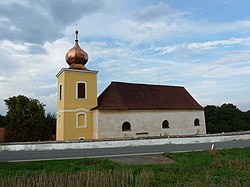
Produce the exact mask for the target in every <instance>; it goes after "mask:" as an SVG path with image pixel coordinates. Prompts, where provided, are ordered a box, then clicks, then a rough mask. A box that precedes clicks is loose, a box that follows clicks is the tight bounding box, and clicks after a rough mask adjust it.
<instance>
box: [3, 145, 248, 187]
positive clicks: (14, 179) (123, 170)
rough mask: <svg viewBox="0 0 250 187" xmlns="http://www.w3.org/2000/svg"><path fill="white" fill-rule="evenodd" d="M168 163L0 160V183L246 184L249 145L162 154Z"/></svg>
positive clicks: (119, 184)
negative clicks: (17, 161) (15, 161)
mask: <svg viewBox="0 0 250 187" xmlns="http://www.w3.org/2000/svg"><path fill="white" fill-rule="evenodd" d="M164 155H165V156H167V157H169V158H171V159H173V160H175V161H176V162H175V163H172V164H162V165H160V164H151V165H133V164H119V163H115V162H113V161H110V160H105V159H79V160H62V161H39V162H23V163H7V162H1V163H0V186H17V185H19V186H20V184H21V186H27V185H28V186H32V185H31V184H34V186H108V187H112V186H129V187H130V186H250V147H248V148H236V149H228V150H218V151H217V150H216V151H213V152H211V151H201V152H188V153H165V154H164Z"/></svg>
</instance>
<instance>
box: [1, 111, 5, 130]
mask: <svg viewBox="0 0 250 187" xmlns="http://www.w3.org/2000/svg"><path fill="white" fill-rule="evenodd" d="M0 127H5V116H2V115H1V114H0Z"/></svg>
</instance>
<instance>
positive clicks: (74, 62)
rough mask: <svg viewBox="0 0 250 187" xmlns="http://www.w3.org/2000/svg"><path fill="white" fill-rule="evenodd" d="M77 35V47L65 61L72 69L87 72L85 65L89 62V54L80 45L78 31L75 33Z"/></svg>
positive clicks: (68, 54)
mask: <svg viewBox="0 0 250 187" xmlns="http://www.w3.org/2000/svg"><path fill="white" fill-rule="evenodd" d="M76 26H77V24H76ZM75 34H76V39H75V41H76V43H75V46H74V47H73V48H71V49H70V50H69V51H68V52H67V54H66V57H65V59H66V62H67V63H68V64H69V68H70V69H80V70H87V68H86V67H85V66H84V65H85V64H86V63H87V62H88V54H87V53H86V52H85V51H84V50H82V49H81V47H80V46H79V44H78V30H76V31H75Z"/></svg>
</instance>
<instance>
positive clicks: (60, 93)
mask: <svg viewBox="0 0 250 187" xmlns="http://www.w3.org/2000/svg"><path fill="white" fill-rule="evenodd" d="M59 99H60V100H62V85H61V84H60V87H59Z"/></svg>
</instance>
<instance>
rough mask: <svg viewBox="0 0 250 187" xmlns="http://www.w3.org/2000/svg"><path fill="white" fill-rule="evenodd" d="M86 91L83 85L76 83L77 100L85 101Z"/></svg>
mask: <svg viewBox="0 0 250 187" xmlns="http://www.w3.org/2000/svg"><path fill="white" fill-rule="evenodd" d="M85 91H86V89H85V83H83V82H79V83H77V98H78V99H85V98H86V92H85Z"/></svg>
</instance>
